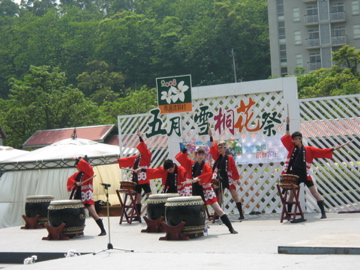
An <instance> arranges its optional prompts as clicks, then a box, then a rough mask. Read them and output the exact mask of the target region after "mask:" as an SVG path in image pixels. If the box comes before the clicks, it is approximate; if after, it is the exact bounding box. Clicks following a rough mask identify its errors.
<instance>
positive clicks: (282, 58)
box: [279, 44, 287, 63]
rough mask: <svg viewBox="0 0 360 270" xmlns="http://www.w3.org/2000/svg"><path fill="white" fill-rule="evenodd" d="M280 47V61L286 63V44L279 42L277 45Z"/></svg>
mask: <svg viewBox="0 0 360 270" xmlns="http://www.w3.org/2000/svg"><path fill="white" fill-rule="evenodd" d="M279 48H280V63H286V62H287V58H286V45H285V44H281V45H280V46H279Z"/></svg>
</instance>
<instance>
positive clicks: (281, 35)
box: [278, 21, 285, 39]
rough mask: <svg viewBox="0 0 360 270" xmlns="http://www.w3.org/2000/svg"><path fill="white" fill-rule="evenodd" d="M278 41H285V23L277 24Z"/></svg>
mask: <svg viewBox="0 0 360 270" xmlns="http://www.w3.org/2000/svg"><path fill="white" fill-rule="evenodd" d="M278 31H279V39H285V22H284V21H281V22H278Z"/></svg>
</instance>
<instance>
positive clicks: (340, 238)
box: [0, 213, 360, 270]
mask: <svg viewBox="0 0 360 270" xmlns="http://www.w3.org/2000/svg"><path fill="white" fill-rule="evenodd" d="M327 215H328V218H327V219H325V220H320V219H319V217H320V214H318V213H311V214H309V213H305V217H306V218H307V221H306V222H302V223H296V224H292V223H290V222H287V221H284V223H280V215H279V214H265V215H245V218H246V219H245V220H244V221H243V222H239V221H238V220H237V219H236V218H237V216H230V220H231V221H233V227H234V228H235V230H237V231H238V232H239V234H236V235H234V234H230V233H229V232H228V230H227V228H226V226H225V225H219V224H218V223H215V224H212V223H208V225H209V226H210V228H209V230H208V232H209V235H208V236H204V237H199V238H196V239H191V240H188V241H160V240H159V238H160V237H162V236H165V233H141V230H142V229H145V228H146V223H145V222H143V223H141V224H139V223H138V222H134V223H133V224H131V225H129V224H127V223H123V224H122V225H119V217H110V227H111V239H110V241H111V243H112V245H113V247H114V249H110V250H106V249H107V246H108V243H109V238H108V236H97V235H98V234H99V233H100V229H99V228H98V227H97V225H96V223H95V221H94V220H92V219H91V218H87V219H86V227H85V229H84V234H85V235H84V236H83V237H80V238H75V239H71V240H61V241H59V240H57V241H55V240H53V241H49V240H42V238H43V237H46V236H47V235H48V233H47V230H46V229H35V230H24V229H20V226H17V227H11V228H5V229H0V237H1V244H0V269H1V268H3V269H13V270H16V269H23V268H24V267H25V268H24V269H29V270H30V269H37V270H38V269H52V270H55V269H61V270H63V269H67V270H70V269H78V268H79V267H87V266H88V267H91V268H92V269H104V268H105V267H106V268H111V267H114V268H118V267H121V268H124V269H125V268H135V269H139V268H144V269H159V268H171V269H174V268H175V269H179V268H186V269H225V267H229V269H234V268H235V267H237V268H239V267H241V268H243V267H247V268H250V269H265V268H266V269H280V268H289V269H307V268H314V267H328V268H329V269H339V268H341V269H342V270H345V269H355V268H357V265H358V261H359V256H358V255H360V232H359V222H360V214H358V213H353V214H341V215H340V214H333V213H328V214H327ZM104 224H105V228H106V229H107V228H108V223H107V218H104ZM116 248H119V249H121V250H116ZM103 249H105V251H104V252H100V253H98V254H97V255H93V253H94V252H99V251H101V250H103ZM70 250H73V251H75V252H77V253H80V254H81V256H77V257H71V258H65V256H64V254H66V253H68V252H69V251H70ZM131 250H133V252H130V251H131ZM299 254H301V255H299ZM329 254H338V255H333V256H329ZM340 254H357V255H340ZM31 255H36V256H37V257H38V260H37V262H36V263H35V264H32V265H21V264H22V262H23V260H24V259H25V258H27V257H29V256H31ZM54 258H59V259H54ZM49 259H52V260H49ZM44 260H46V261H44ZM10 263H11V264H10Z"/></svg>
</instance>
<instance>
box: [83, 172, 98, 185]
mask: <svg viewBox="0 0 360 270" xmlns="http://www.w3.org/2000/svg"><path fill="white" fill-rule="evenodd" d="M95 176H96V175H95V174H94V175H93V176H91V177H89V178H88V179H86V180H84V181H82V182H80V183H81V184H85V183H86V182H87V181H89V180H91V179H93V178H94V177H95Z"/></svg>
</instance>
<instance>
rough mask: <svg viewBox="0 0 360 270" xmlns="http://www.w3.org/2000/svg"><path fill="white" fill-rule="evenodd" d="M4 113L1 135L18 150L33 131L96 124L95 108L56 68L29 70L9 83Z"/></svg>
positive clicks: (97, 115) (32, 67)
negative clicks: (3, 125)
mask: <svg viewBox="0 0 360 270" xmlns="http://www.w3.org/2000/svg"><path fill="white" fill-rule="evenodd" d="M9 97H10V99H9V100H8V106H7V110H6V111H3V112H1V113H2V114H4V116H3V119H4V122H5V127H6V130H5V132H6V133H7V134H8V136H9V142H11V145H12V146H15V147H20V146H21V144H22V143H23V142H24V141H25V140H26V139H27V138H29V137H30V136H31V135H32V134H33V133H34V132H35V131H36V130H43V129H53V128H63V127H76V126H82V125H90V124H97V123H99V120H100V117H101V114H100V111H99V110H98V108H97V106H96V105H94V104H93V103H92V102H91V101H89V100H88V99H86V98H85V96H84V94H83V93H82V92H81V91H79V90H78V89H76V88H73V87H72V85H66V76H65V73H64V72H61V71H60V69H59V68H52V67H49V66H41V67H35V66H31V67H30V73H29V74H27V75H26V76H25V77H24V80H23V81H21V80H17V79H12V80H11V90H10V95H9Z"/></svg>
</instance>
